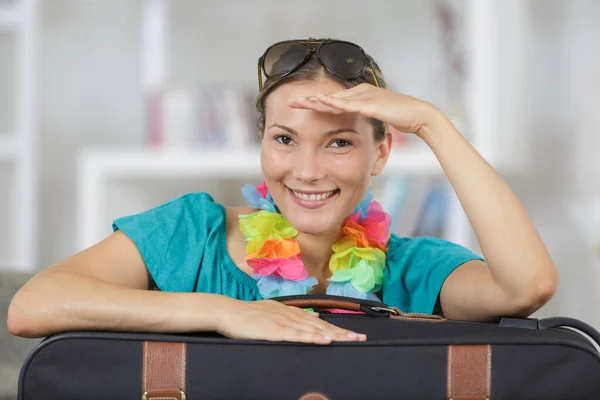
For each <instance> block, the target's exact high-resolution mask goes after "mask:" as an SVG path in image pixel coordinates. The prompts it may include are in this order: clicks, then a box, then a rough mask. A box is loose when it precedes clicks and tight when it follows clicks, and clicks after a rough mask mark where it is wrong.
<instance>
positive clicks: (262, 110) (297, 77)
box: [254, 38, 386, 142]
mask: <svg viewBox="0 0 600 400" xmlns="http://www.w3.org/2000/svg"><path fill="white" fill-rule="evenodd" d="M309 40H310V41H323V42H326V41H329V40H333V39H312V38H310V39H309ZM292 48H293V47H292ZM285 58H286V54H285V53H284V54H283V55H282V56H281V58H280V59H279V60H278V61H277V62H280V61H281V62H282V61H283V60H284V59H285ZM276 64H277V63H276ZM373 67H374V68H373V70H374V72H375V75H376V76H377V80H378V81H379V85H380V86H381V87H382V88H385V87H386V84H385V80H384V79H383V76H382V74H381V70H380V69H379V66H378V65H377V63H376V62H375V61H373ZM323 78H326V79H332V80H334V81H336V82H338V83H340V84H341V85H342V86H344V87H345V88H347V89H350V88H352V87H354V86H358V85H360V84H361V83H368V84H371V85H374V86H377V84H376V82H375V80H374V79H373V75H372V74H371V69H370V68H365V70H364V72H363V73H362V74H361V75H359V76H358V78H356V79H353V80H351V81H347V80H344V79H342V78H338V77H337V76H335V75H333V74H331V73H329V71H327V70H326V69H325V67H324V66H323V65H322V64H321V63H320V62H319V60H318V59H317V57H316V55H315V53H312V54H311V56H310V58H309V59H308V61H307V62H306V63H305V64H304V65H302V67H300V68H299V69H298V70H297V71H294V72H293V73H291V74H289V75H288V76H285V77H283V78H275V79H267V80H266V81H265V84H264V85H263V90H262V91H261V92H260V93H259V94H258V96H257V97H256V100H255V103H254V104H255V106H256V110H257V111H258V113H259V116H258V121H257V125H258V129H259V131H260V134H261V136H262V135H263V134H264V132H263V130H264V129H265V114H266V111H267V110H266V107H267V106H266V100H267V97H268V96H269V94H270V93H271V92H272V91H273V90H275V89H277V88H278V87H279V86H281V85H284V84H286V83H290V82H300V81H316V80H319V79H323ZM369 122H370V123H371V126H373V137H374V139H375V141H376V142H380V141H381V140H383V139H384V138H385V135H386V129H385V124H384V123H383V122H381V121H379V120H377V119H374V118H369Z"/></svg>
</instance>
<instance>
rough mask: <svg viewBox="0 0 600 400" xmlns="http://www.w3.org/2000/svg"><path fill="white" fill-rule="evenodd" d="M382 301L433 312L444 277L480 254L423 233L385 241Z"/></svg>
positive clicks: (479, 258)
mask: <svg viewBox="0 0 600 400" xmlns="http://www.w3.org/2000/svg"><path fill="white" fill-rule="evenodd" d="M388 248H389V250H388V252H387V254H386V255H387V258H386V269H385V276H384V282H383V301H384V303H386V304H388V305H390V306H396V307H398V308H400V309H401V310H403V311H405V312H418V313H424V314H432V313H433V311H434V307H435V304H436V302H437V300H438V296H439V294H440V291H441V289H442V285H443V284H444V281H445V280H446V278H448V276H449V275H450V273H451V272H452V271H454V270H455V269H456V268H457V267H459V266H460V265H462V264H464V263H466V262H467V261H471V260H480V261H485V260H484V259H483V258H482V257H481V256H479V255H477V254H475V253H473V252H472V251H471V250H469V249H467V248H465V247H463V246H460V245H458V244H455V243H452V242H449V241H447V240H444V239H439V238H434V237H429V236H422V237H416V238H400V237H398V236H396V235H392V237H391V239H390V241H389V243H388Z"/></svg>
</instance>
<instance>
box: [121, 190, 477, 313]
mask: <svg viewBox="0 0 600 400" xmlns="http://www.w3.org/2000/svg"><path fill="white" fill-rule="evenodd" d="M113 230H114V231H116V230H121V231H123V232H124V233H125V234H126V235H127V236H128V237H129V238H131V240H133V242H134V243H135V244H136V246H137V248H138V249H139V251H140V253H141V255H142V257H143V259H144V262H145V263H146V267H147V268H148V271H149V273H150V275H151V276H152V278H153V279H154V282H155V283H156V286H158V288H159V289H160V290H162V291H167V292H203V293H216V294H222V295H226V296H230V297H233V298H237V299H240V300H260V299H262V296H261V295H260V293H259V291H258V287H257V285H256V281H255V280H254V279H253V278H252V277H251V276H249V275H247V274H246V273H245V272H244V271H242V270H240V269H239V268H238V267H237V266H236V265H235V263H234V262H233V260H232V259H231V257H230V256H229V253H228V252H227V244H226V214H225V207H224V206H223V205H222V204H219V203H217V202H215V201H214V199H213V198H212V197H211V196H210V195H209V194H208V193H203V192H201V193H188V194H185V195H183V196H180V197H177V198H175V199H173V200H171V201H169V202H167V203H165V204H162V205H160V206H158V207H156V208H153V209H150V210H148V211H145V212H142V213H139V214H135V215H130V216H126V217H123V218H119V219H117V220H115V221H114V222H113ZM387 247H388V248H389V250H388V251H387V253H386V255H387V257H386V266H385V274H384V281H383V287H382V289H381V291H380V292H379V293H376V294H377V296H378V297H379V298H380V299H382V301H383V302H384V303H386V304H387V305H389V306H392V307H398V308H400V309H401V310H403V311H405V312H419V313H426V314H432V313H433V311H434V307H435V306H436V302H437V300H438V295H439V293H440V290H441V288H442V284H443V283H444V281H445V279H446V278H447V277H448V275H449V274H450V273H451V272H452V271H453V270H454V269H455V268H456V267H458V266H460V265H461V264H463V263H465V262H467V261H469V260H482V261H483V258H481V257H480V256H478V255H476V254H475V253H473V252H471V251H470V250H468V249H466V248H464V247H462V246H459V245H457V244H454V243H451V242H449V241H446V240H443V239H438V238H434V237H416V238H406V237H399V236H397V235H395V234H393V235H392V236H391V238H390V240H389V242H388V244H387Z"/></svg>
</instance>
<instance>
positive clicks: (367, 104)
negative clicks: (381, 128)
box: [288, 83, 440, 138]
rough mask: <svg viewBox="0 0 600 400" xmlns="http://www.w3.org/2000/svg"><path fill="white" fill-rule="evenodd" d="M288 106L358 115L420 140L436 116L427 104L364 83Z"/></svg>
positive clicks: (435, 112)
mask: <svg viewBox="0 0 600 400" xmlns="http://www.w3.org/2000/svg"><path fill="white" fill-rule="evenodd" d="M288 104H289V106H290V107H292V108H304V109H308V110H315V111H320V112H328V113H332V114H341V113H359V114H361V115H363V116H365V117H367V118H375V119H378V120H380V121H382V122H384V123H386V124H388V125H390V126H392V127H393V128H395V129H396V130H398V131H400V132H405V133H414V134H416V135H417V136H419V137H421V138H422V136H423V134H424V130H425V127H426V125H427V124H428V123H429V122H430V121H431V120H432V119H433V118H435V116H436V115H437V114H440V112H439V111H438V110H437V108H435V107H434V106H433V105H432V104H431V103H428V102H426V101H423V100H419V99H416V98H414V97H410V96H407V95H404V94H400V93H395V92H392V91H389V90H387V89H382V88H378V87H376V86H373V85H369V84H368V83H363V84H360V85H358V86H355V87H353V88H351V89H345V90H341V91H339V92H334V93H329V94H317V95H316V96H311V97H307V98H302V97H298V98H294V99H290V100H289V102H288Z"/></svg>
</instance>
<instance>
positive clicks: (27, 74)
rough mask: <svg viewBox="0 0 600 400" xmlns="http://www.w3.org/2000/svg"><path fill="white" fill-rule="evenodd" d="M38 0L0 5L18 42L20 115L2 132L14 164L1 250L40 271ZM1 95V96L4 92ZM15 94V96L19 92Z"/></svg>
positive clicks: (2, 20)
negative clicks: (4, 245) (4, 248)
mask: <svg viewBox="0 0 600 400" xmlns="http://www.w3.org/2000/svg"><path fill="white" fill-rule="evenodd" d="M37 14H38V0H15V1H13V2H11V3H8V4H3V5H0V35H7V36H10V37H11V40H14V41H15V44H16V45H15V46H14V48H15V50H16V51H15V54H14V57H12V58H9V60H11V61H14V73H15V93H13V94H8V95H10V96H11V97H13V98H14V100H15V107H14V109H15V117H14V118H13V121H14V122H13V126H12V129H11V131H10V132H0V165H2V166H3V167H4V168H6V167H7V168H8V170H9V171H10V175H11V176H10V178H9V182H8V190H7V193H8V196H7V197H5V201H7V202H8V204H9V207H8V215H7V217H8V222H9V227H10V228H9V229H6V231H5V232H6V234H7V235H8V234H10V237H8V236H7V237H2V239H3V240H5V241H8V239H10V244H11V245H10V249H8V250H9V251H8V252H7V253H5V254H2V253H0V266H6V267H8V268H11V269H17V270H22V271H34V270H35V268H36V267H37V266H36V262H37V260H36V258H37V214H38V207H37V173H36V140H35V136H36V135H35V131H36V122H35V121H36V102H35V94H36V78H37V74H36V73H35V65H36V57H37V48H38V43H37V40H38V36H37V26H38V23H37V18H38V15H37ZM0 95H1V94H0ZM13 95H14V96H13Z"/></svg>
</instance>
